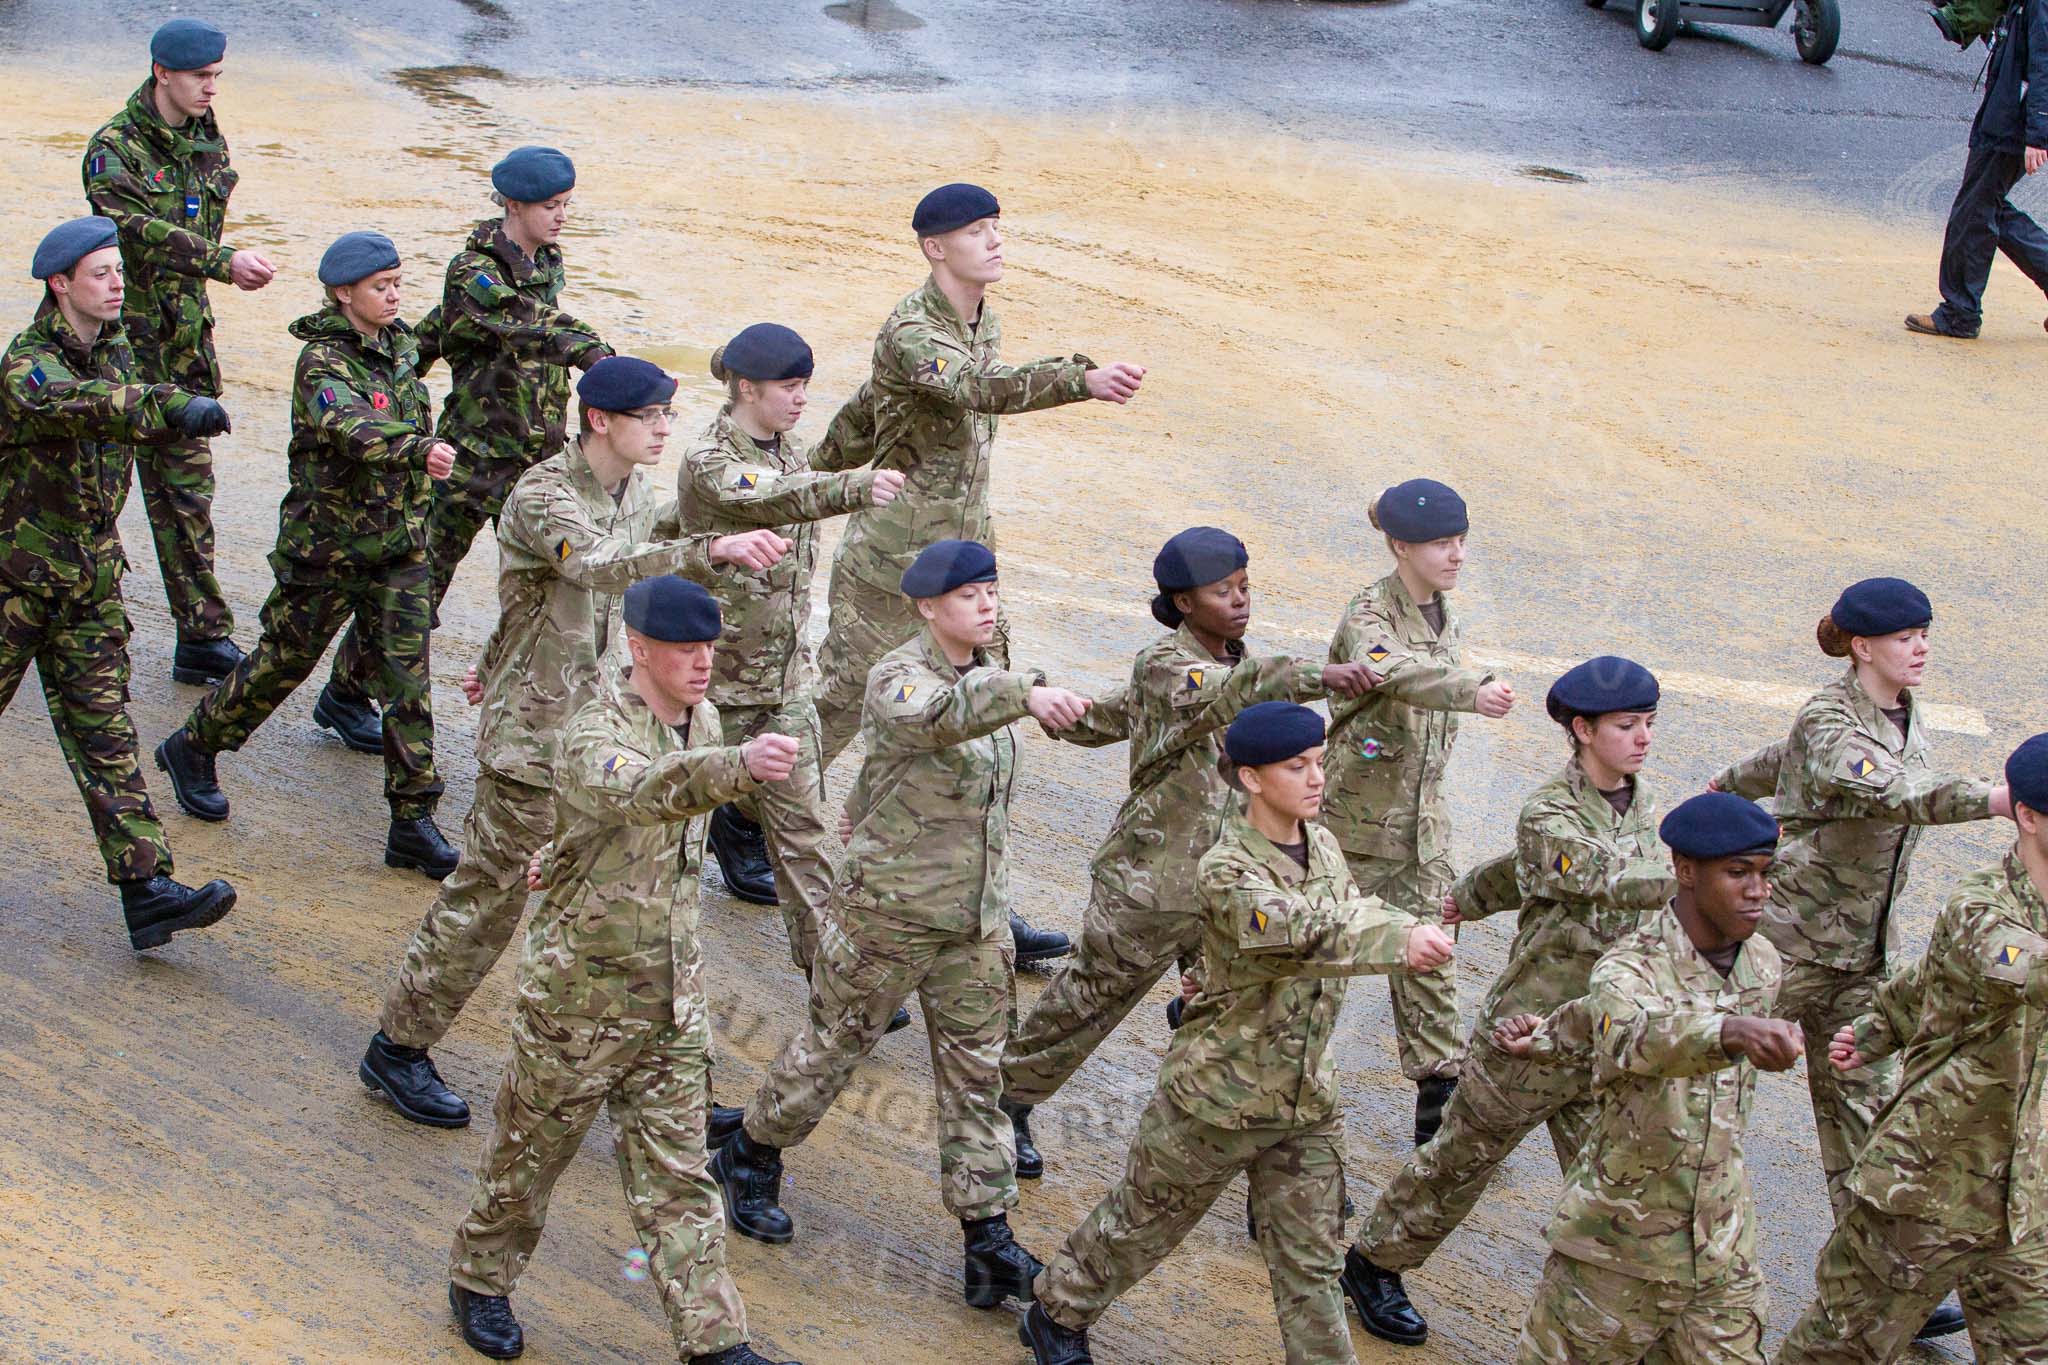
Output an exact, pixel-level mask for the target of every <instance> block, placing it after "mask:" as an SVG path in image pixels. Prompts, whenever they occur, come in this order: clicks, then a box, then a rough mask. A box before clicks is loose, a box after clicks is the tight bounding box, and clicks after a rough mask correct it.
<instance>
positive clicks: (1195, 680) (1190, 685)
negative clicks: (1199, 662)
mask: <svg viewBox="0 0 2048 1365" xmlns="http://www.w3.org/2000/svg"><path fill="white" fill-rule="evenodd" d="M1208 676H1209V674H1208V671H1207V670H1206V669H1201V668H1191V669H1189V670H1188V681H1187V690H1188V691H1190V692H1199V691H1201V690H1202V680H1203V679H1204V678H1206V677H1208Z"/></svg>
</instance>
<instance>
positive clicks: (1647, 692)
mask: <svg viewBox="0 0 2048 1365" xmlns="http://www.w3.org/2000/svg"><path fill="white" fill-rule="evenodd" d="M1543 705H1544V709H1546V710H1547V711H1549V712H1550V718H1551V719H1552V720H1554V721H1556V722H1557V723H1558V724H1560V725H1566V724H1569V723H1570V722H1571V718H1572V717H1573V716H1604V715H1606V714H1607V713H1608V712H1610V711H1654V710H1656V709H1657V677H1656V675H1655V674H1653V673H1651V672H1650V670H1649V669H1647V668H1644V667H1643V666H1642V665H1641V664H1639V663H1637V662H1635V661H1634V660H1633V659H1620V658H1616V657H1615V656H1614V655H1612V654H1602V655H1601V656H1599V657H1598V658H1596V659H1588V660H1586V662H1584V663H1582V664H1580V665H1579V666H1578V667H1576V668H1574V669H1572V670H1571V671H1570V672H1568V673H1566V674H1565V675H1564V676H1563V677H1562V678H1559V679H1558V680H1557V681H1556V682H1554V683H1552V684H1551V685H1550V695H1549V697H1547V698H1546V699H1545V700H1544V703H1543Z"/></svg>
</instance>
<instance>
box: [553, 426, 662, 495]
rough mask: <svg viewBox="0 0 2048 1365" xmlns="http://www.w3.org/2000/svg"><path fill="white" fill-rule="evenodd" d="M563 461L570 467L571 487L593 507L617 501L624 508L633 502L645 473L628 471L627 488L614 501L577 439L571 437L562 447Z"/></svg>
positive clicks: (633, 470) (637, 469)
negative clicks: (584, 454) (641, 477)
mask: <svg viewBox="0 0 2048 1365" xmlns="http://www.w3.org/2000/svg"><path fill="white" fill-rule="evenodd" d="M562 459H563V462H564V463H566V464H567V465H568V466H569V486H570V487H572V488H574V489H575V490H576V491H577V493H578V494H580V495H581V496H582V498H583V500H584V501H585V502H587V503H589V504H590V505H591V506H593V507H602V506H608V505H610V504H612V503H613V502H615V501H616V503H617V505H618V506H620V507H624V506H626V505H627V504H628V503H630V502H632V501H633V494H634V492H635V490H636V489H637V488H638V487H639V485H640V476H641V475H642V473H643V472H644V471H643V470H641V469H639V468H638V467H635V468H632V469H629V470H627V471H626V486H625V487H624V488H623V489H621V490H620V491H619V496H618V497H617V498H616V499H614V498H613V497H612V490H611V489H609V488H606V487H605V486H604V484H603V483H601V482H600V481H599V480H598V477H597V471H596V470H594V469H592V468H591V467H590V461H589V460H587V459H585V458H584V457H583V447H582V445H581V444H579V442H578V439H577V438H576V437H574V436H571V437H570V438H569V442H568V444H567V445H565V446H563V447H562Z"/></svg>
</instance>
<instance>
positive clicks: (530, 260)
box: [469, 218, 562, 284]
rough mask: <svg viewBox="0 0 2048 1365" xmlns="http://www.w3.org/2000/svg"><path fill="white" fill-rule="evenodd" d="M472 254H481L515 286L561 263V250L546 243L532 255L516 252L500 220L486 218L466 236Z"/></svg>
mask: <svg viewBox="0 0 2048 1365" xmlns="http://www.w3.org/2000/svg"><path fill="white" fill-rule="evenodd" d="M469 245H470V249H471V250H473V251H481V252H482V253H484V254H485V255H486V256H489V257H492V258H493V259H494V260H496V261H497V262H498V263H499V264H500V265H502V266H504V267H505V270H506V273H508V274H509V275H511V277H512V279H513V281H514V282H515V283H519V284H524V283H525V282H526V281H528V280H530V279H532V278H533V277H534V276H535V275H537V274H539V273H540V272H541V271H543V270H546V269H547V268H549V267H550V266H552V265H554V264H555V263H556V262H557V261H560V260H561V259H562V248H561V247H559V246H556V245H555V244H554V243H553V242H549V243H548V244H547V245H545V246H543V247H542V248H541V249H540V250H539V251H536V252H535V253H534V254H533V255H531V256H528V255H527V254H526V253H525V252H524V251H521V250H520V249H519V243H517V242H515V241H513V240H512V239H511V237H509V236H507V235H506V233H505V220H504V219H503V218H487V219H485V220H484V221H483V222H481V223H478V224H477V225H476V231H474V232H472V233H470V234H469Z"/></svg>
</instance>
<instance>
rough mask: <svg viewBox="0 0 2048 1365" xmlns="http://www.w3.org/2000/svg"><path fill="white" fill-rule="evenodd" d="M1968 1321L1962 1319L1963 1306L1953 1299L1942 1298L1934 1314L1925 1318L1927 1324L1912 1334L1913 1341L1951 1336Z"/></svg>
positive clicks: (1966, 1324)
mask: <svg viewBox="0 0 2048 1365" xmlns="http://www.w3.org/2000/svg"><path fill="white" fill-rule="evenodd" d="M1967 1326H1969V1323H1967V1322H1965V1321H1964V1320H1963V1307H1962V1305H1961V1304H1959V1303H1957V1302H1956V1301H1955V1300H1953V1299H1943V1300H1942V1301H1941V1306H1940V1307H1938V1308H1936V1309H1935V1310H1934V1315H1933V1316H1932V1317H1930V1318H1928V1319H1927V1325H1926V1326H1924V1327H1922V1328H1921V1329H1920V1330H1919V1331H1917V1332H1915V1333H1914V1334H1913V1340H1915V1341H1933V1340H1934V1339H1935V1338H1936V1337H1946V1336H1953V1335H1954V1334H1955V1333H1957V1332H1960V1331H1962V1330H1963V1329H1964V1328H1965V1327H1967Z"/></svg>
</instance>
